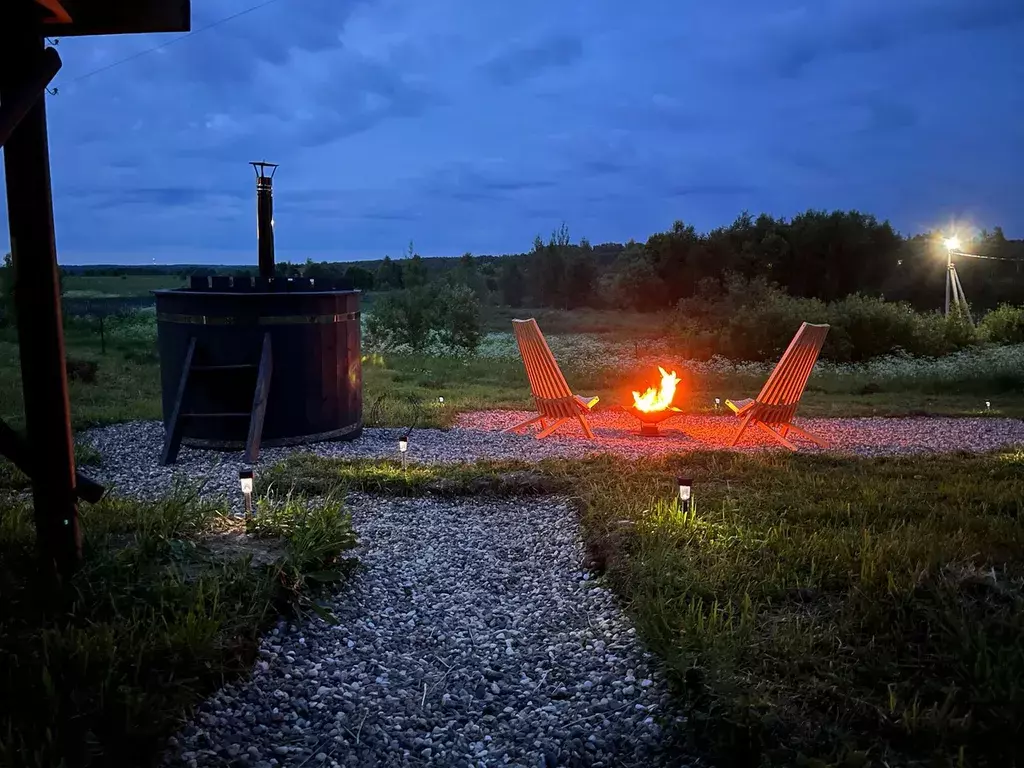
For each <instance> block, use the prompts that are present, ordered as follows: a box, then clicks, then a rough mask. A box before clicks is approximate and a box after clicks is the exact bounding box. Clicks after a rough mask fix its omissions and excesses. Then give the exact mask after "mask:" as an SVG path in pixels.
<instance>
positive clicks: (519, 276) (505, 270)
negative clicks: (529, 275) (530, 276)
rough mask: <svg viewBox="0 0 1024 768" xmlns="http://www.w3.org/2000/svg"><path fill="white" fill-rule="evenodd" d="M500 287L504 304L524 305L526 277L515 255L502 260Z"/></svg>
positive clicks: (511, 305) (512, 305) (499, 278)
mask: <svg viewBox="0 0 1024 768" xmlns="http://www.w3.org/2000/svg"><path fill="white" fill-rule="evenodd" d="M498 289H499V291H500V292H501V301H502V303H503V304H507V305H508V306H510V307H521V306H523V300H524V299H525V298H526V278H525V277H523V272H522V270H521V269H520V268H519V263H518V261H516V259H515V257H513V256H507V257H505V259H503V260H502V264H501V270H500V271H499V273H498Z"/></svg>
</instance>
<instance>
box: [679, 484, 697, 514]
mask: <svg viewBox="0 0 1024 768" xmlns="http://www.w3.org/2000/svg"><path fill="white" fill-rule="evenodd" d="M676 482H677V483H678V485H679V507H680V508H681V509H682V510H683V512H689V511H690V497H691V496H692V495H693V480H691V479H689V478H686V477H680V478H679V479H678V480H677V481H676Z"/></svg>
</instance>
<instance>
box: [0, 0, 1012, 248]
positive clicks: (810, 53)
mask: <svg viewBox="0 0 1024 768" xmlns="http://www.w3.org/2000/svg"><path fill="white" fill-rule="evenodd" d="M250 2H251V0H206V2H204V3H201V4H199V3H194V6H195V7H194V19H193V28H194V29H195V30H197V31H196V33H195V34H193V35H191V36H189V37H187V38H184V39H181V40H180V41H179V42H176V43H174V44H172V45H170V46H167V47H164V48H161V49H160V50H158V51H156V52H150V53H145V54H144V55H141V56H138V57H137V58H134V59H132V60H131V61H129V62H128V63H126V64H122V65H118V66H115V67H112V68H110V69H107V70H105V71H103V72H101V73H100V74H97V75H95V76H94V77H89V78H87V79H85V80H82V81H80V82H78V83H75V82H74V79H75V78H76V77H78V76H80V75H82V74H83V73H88V72H90V71H94V70H96V69H98V68H100V67H103V66H106V65H108V64H110V63H112V62H116V61H119V60H122V59H124V58H125V57H127V56H130V55H132V54H134V53H138V52H142V51H146V50H148V49H151V48H153V47H154V46H156V45H159V44H161V43H163V42H165V41H167V40H168V39H173V36H130V35H129V36H114V37H102V38H78V39H73V38H68V39H66V40H63V41H61V46H60V52H61V56H62V58H63V59H64V68H63V69H62V71H61V73H60V74H59V75H58V79H57V82H56V85H58V87H59V88H60V95H59V96H57V97H48V98H47V111H48V118H49V123H50V154H51V166H52V177H53V189H54V206H55V226H56V229H57V235H58V242H59V243H60V247H61V254H62V256H61V258H62V259H63V258H83V259H84V258H86V257H85V256H84V255H82V254H87V253H92V254H96V253H99V254H101V255H102V254H104V253H106V254H107V255H106V256H105V257H104V258H102V259H99V260H105V261H109V260H110V258H111V255H112V254H113V253H125V254H128V256H126V258H128V257H131V258H135V255H137V254H139V253H146V254H148V253H151V252H152V253H155V254H161V257H163V256H164V255H166V254H176V253H196V254H207V255H210V254H226V253H237V254H241V256H239V258H242V259H244V260H246V261H247V262H248V261H251V260H252V258H254V256H253V253H254V248H255V241H254V237H255V235H254V230H255V227H254V216H255V214H254V186H255V185H254V183H253V173H252V169H251V168H250V167H249V166H248V165H247V163H248V162H249V161H250V160H255V159H258V158H266V159H267V160H270V161H273V162H277V163H280V164H281V168H280V171H279V173H278V174H277V176H276V178H275V217H276V220H277V226H278V243H279V248H280V250H281V253H282V254H287V256H282V258H286V257H287V258H293V260H300V261H302V260H305V257H306V256H305V254H309V255H310V256H311V257H313V258H316V259H318V260H320V259H323V258H347V257H355V256H361V257H379V256H380V255H382V254H383V253H392V254H395V253H400V252H401V251H402V250H403V249H404V248H405V246H406V245H407V243H408V241H409V240H410V239H413V240H415V242H416V246H417V249H418V250H420V252H421V253H426V254H444V253H450V254H453V255H454V254H458V253H462V252H463V251H465V250H472V251H473V252H476V253H488V252H511V251H515V250H517V249H521V248H528V247H529V245H530V242H531V240H532V238H533V236H534V235H535V234H536V233H537V232H542V233H545V234H546V233H549V232H550V231H551V229H552V228H553V227H557V226H558V224H559V223H560V222H561V221H562V220H563V219H564V220H565V221H567V222H568V224H569V226H570V228H571V230H572V231H573V233H574V235H587V236H588V237H589V238H590V239H591V240H592V241H593V242H601V241H612V240H618V241H622V240H625V239H628V238H629V237H636V238H638V239H644V238H646V237H647V236H648V235H649V234H650V233H651V232H652V231H655V230H657V229H660V228H665V227H668V226H670V225H671V223H672V221H673V220H675V219H678V218H682V219H684V220H686V221H687V222H691V223H693V224H694V225H695V226H697V227H698V228H701V229H710V228H713V227H715V226H719V225H721V224H725V223H728V222H729V221H731V220H733V219H734V218H735V216H736V213H737V211H738V210H739V209H740V208H748V209H750V210H751V211H752V212H758V211H761V210H768V211H770V212H772V213H776V214H782V215H792V214H793V213H794V212H795V211H799V210H804V209H806V208H821V207H830V206H856V207H858V208H861V209H863V210H867V211H871V212H873V213H875V214H876V215H878V216H879V218H890V219H892V220H893V222H894V224H895V225H896V226H899V227H903V228H905V229H907V228H909V229H913V228H914V227H917V226H918V225H919V223H920V222H928V221H932V220H941V219H942V218H943V217H947V218H948V215H949V214H950V213H951V212H952V211H954V210H977V211H979V217H981V218H982V220H981V221H980V222H979V225H983V226H989V227H990V228H991V226H993V225H995V224H1000V225H1002V226H1003V227H1004V228H1005V229H1006V231H1007V233H1008V236H1019V234H1018V233H1020V234H1024V230H1021V227H1024V219H1021V214H1020V211H1019V210H1018V207H1017V206H1015V201H1016V200H1019V199H1020V198H1021V197H1022V196H1024V186H1022V185H1024V181H1022V179H1024V175H1022V174H1020V172H1019V170H1020V168H1021V167H1022V163H1024V149H1022V147H1024V143H1022V141H1021V137H1022V133H1021V127H1020V126H1021V121H1020V116H1021V115H1022V114H1024V91H1022V90H1021V89H1020V88H1019V83H1020V82H1022V81H1024V59H1022V57H1021V56H1020V54H1019V40H1020V39H1021V36H1022V35H1024V3H1021V2H1020V0H976V1H975V2H967V0H903V1H902V2H900V3H890V2H883V0H856V2H855V1H854V0H830V2H829V3H808V2H806V0H778V2H776V3H772V4H768V5H765V4H764V3H756V2H754V0H729V2H728V3H725V4H707V3H705V4H694V3H682V4H679V3H677V4H669V3H664V2H663V1H662V0H634V1H633V3H632V4H631V5H630V6H629V9H628V12H625V11H624V9H623V6H622V4H621V2H618V1H617V0H590V2H588V3H587V5H586V11H585V12H582V11H581V10H580V8H578V7H576V6H574V5H573V4H551V3H550V2H544V1H543V0H520V2H517V3H516V4H514V5H507V4H500V3H471V2H469V0H432V1H431V3H429V4H427V3H409V2H407V1H406V0H355V1H354V2H353V1H352V0H345V2H341V3H339V2H336V1H335V0H290V2H284V0H282V1H281V2H277V3H273V4H271V5H268V6H264V7H262V8H259V9H257V10H254V11H252V12H251V13H247V14H244V15H242V16H239V17H237V18H235V19H233V20H231V21H228V22H225V23H224V24H220V25H217V26H213V27H209V28H207V29H205V31H204V25H207V24H209V23H210V22H212V21H216V20H218V19H222V18H225V17H228V16H230V15H231V14H233V13H236V12H238V11H240V10H243V9H245V8H246V7H248V6H249V4H250ZM495 41H501V42H495ZM638 41H639V42H638ZM2 196H3V189H2V188H0V201H2V199H3V197H2ZM947 208H948V209H949V210H947ZM5 230H6V228H4V227H3V226H2V222H0V231H5ZM0 237H3V235H0ZM3 247H4V243H2V242H0V252H2V249H3ZM75 254H79V256H75ZM175 258H177V257H176V256H175ZM196 258H198V256H197V257H196ZM203 258H206V256H204V257H203ZM210 258H213V256H210ZM93 260H97V259H96V258H95V256H94V258H93ZM147 260H148V259H147ZM185 260H192V259H191V258H188V259H185Z"/></svg>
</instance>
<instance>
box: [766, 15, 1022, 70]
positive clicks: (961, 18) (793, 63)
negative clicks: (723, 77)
mask: <svg viewBox="0 0 1024 768" xmlns="http://www.w3.org/2000/svg"><path fill="white" fill-rule="evenodd" d="M1022 20H1024V3H1021V2H1019V0H977V2H969V3H968V2H962V0H905V1H904V2H900V3H890V2H884V1H883V0H867V1H865V0H839V1H838V2H834V3H830V4H826V5H821V6H818V7H817V9H816V10H815V11H809V10H808V9H807V8H806V7H802V8H799V9H797V10H791V11H789V12H785V13H782V14H780V15H779V16H778V17H777V18H776V20H775V23H774V24H773V25H772V27H773V29H772V31H770V32H769V33H768V35H767V39H768V40H769V47H768V49H767V51H766V60H767V63H768V64H769V66H770V67H771V68H772V70H773V71H774V72H775V74H777V75H779V76H781V77H784V78H796V77H801V76H803V75H805V74H807V73H808V71H809V69H810V67H811V65H814V64H818V63H821V62H822V61H823V60H827V59H831V58H835V57H839V56H846V55H857V54H871V53H878V52H881V51H884V50H886V49H890V48H894V47H897V46H903V45H907V44H909V43H912V42H913V41H914V40H917V39H920V38H927V37H934V36H938V35H943V34H949V33H964V32H970V31H979V30H985V29H989V28H994V27H995V28H998V27H1001V26H1004V25H1007V24H1015V23H1019V22H1020V21H1022Z"/></svg>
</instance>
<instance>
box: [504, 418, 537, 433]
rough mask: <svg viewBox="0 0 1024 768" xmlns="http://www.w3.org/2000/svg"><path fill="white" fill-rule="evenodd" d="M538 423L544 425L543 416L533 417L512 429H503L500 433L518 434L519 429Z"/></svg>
mask: <svg viewBox="0 0 1024 768" xmlns="http://www.w3.org/2000/svg"><path fill="white" fill-rule="evenodd" d="M538 421H539V422H541V423H542V424H543V423H544V417H543V416H534V417H533V418H532V419H527V420H526V421H521V422H519V423H518V424H516V425H515V426H514V427H508V428H507V429H503V430H501V431H502V432H518V431H519V430H520V429H523V427H528V426H530V425H531V424H536V423H537V422H538Z"/></svg>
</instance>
